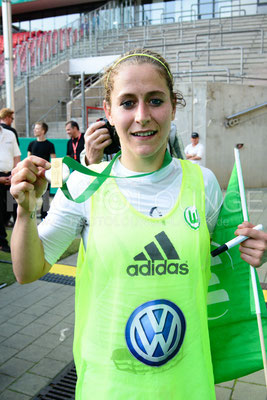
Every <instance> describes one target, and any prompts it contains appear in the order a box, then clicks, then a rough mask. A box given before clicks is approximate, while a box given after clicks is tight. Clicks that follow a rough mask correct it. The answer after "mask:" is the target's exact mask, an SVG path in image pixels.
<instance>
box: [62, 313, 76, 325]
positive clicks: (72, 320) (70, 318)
mask: <svg viewBox="0 0 267 400" xmlns="http://www.w3.org/2000/svg"><path fill="white" fill-rule="evenodd" d="M64 321H65V322H67V323H68V324H72V325H74V323H75V312H73V313H71V314H70V315H68V316H67V318H64Z"/></svg>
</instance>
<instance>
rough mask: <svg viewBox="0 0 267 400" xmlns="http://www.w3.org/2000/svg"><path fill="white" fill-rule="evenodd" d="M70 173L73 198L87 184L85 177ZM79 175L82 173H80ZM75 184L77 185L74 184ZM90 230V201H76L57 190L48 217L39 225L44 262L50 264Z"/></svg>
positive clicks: (69, 184) (86, 177)
mask: <svg viewBox="0 0 267 400" xmlns="http://www.w3.org/2000/svg"><path fill="white" fill-rule="evenodd" d="M77 174H79V173H78V172H74V173H72V174H71V176H70V178H69V180H68V188H69V190H70V192H71V194H72V196H73V197H74V198H76V197H77V196H78V195H79V194H80V193H81V192H83V190H84V189H85V188H86V187H87V186H88V184H89V181H88V178H89V177H88V176H85V175H83V178H82V177H80V176H79V177H77ZM79 175H82V174H79ZM77 183H78V184H77ZM85 229H86V230H88V229H89V200H87V201H85V202H84V203H80V204H79V203H75V202H73V201H71V200H68V199H67V198H66V197H65V196H64V194H63V193H62V191H61V190H60V189H59V190H58V191H57V193H56V195H55V197H54V199H53V201H52V203H51V206H50V209H49V211H48V215H47V217H46V218H45V219H44V220H43V221H42V222H41V223H40V224H39V225H38V233H39V237H40V239H41V241H42V243H43V247H44V254H45V259H46V261H47V262H48V263H49V264H51V265H53V264H54V263H55V262H56V261H57V260H58V259H59V257H60V256H61V255H62V253H63V252H64V251H65V250H66V249H67V248H68V247H69V245H70V244H71V243H72V241H73V240H74V239H75V238H76V237H78V236H79V235H81V234H83V231H85Z"/></svg>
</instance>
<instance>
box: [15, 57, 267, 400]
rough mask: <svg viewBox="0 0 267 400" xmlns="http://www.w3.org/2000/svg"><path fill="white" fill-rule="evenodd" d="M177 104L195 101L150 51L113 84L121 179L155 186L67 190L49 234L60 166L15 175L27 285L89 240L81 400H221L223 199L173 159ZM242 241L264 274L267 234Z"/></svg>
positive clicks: (81, 299)
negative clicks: (217, 363) (217, 377)
mask: <svg viewBox="0 0 267 400" xmlns="http://www.w3.org/2000/svg"><path fill="white" fill-rule="evenodd" d="M177 103H180V104H182V103H183V98H182V96H181V94H180V93H179V94H178V95H177V94H175V93H174V91H173V80H172V76H171V73H170V69H169V66H168V64H167V63H166V61H165V60H164V59H163V58H162V57H161V56H160V55H158V54H156V53H153V52H151V51H149V50H144V49H141V50H137V51H133V52H130V53H128V54H126V55H125V56H123V57H122V58H120V59H119V60H118V61H117V62H115V64H114V65H113V66H112V67H111V68H110V69H109V70H108V71H107V73H106V75H105V100H104V110H105V113H106V117H107V119H108V120H109V122H110V124H111V125H114V126H115V128H116V131H117V133H118V135H119V138H120V143H121V156H120V159H117V160H116V161H115V163H114V165H113V169H112V175H115V176H120V177H129V176H131V175H132V176H133V175H136V174H142V173H144V176H143V177H139V178H131V179H128V178H117V179H107V180H106V181H105V183H104V184H103V185H102V186H101V187H100V188H99V189H98V190H97V192H95V193H94V195H93V196H92V198H91V199H90V200H88V201H85V202H84V203H82V204H76V203H73V202H71V201H69V200H67V199H65V198H64V196H63V194H62V193H61V192H60V191H58V193H57V195H56V196H55V199H54V201H53V203H52V206H51V209H50V211H49V214H48V217H47V218H46V219H45V221H44V222H43V223H42V224H40V225H39V227H38V230H37V227H36V222H35V215H34V211H33V210H34V207H35V203H36V198H38V197H40V195H41V194H42V192H43V190H44V188H45V181H44V178H43V176H44V170H45V169H48V168H49V165H48V164H47V163H46V162H45V161H44V160H41V159H38V158H36V157H30V158H29V159H26V160H24V161H23V162H22V163H21V164H20V165H19V166H18V167H17V168H16V170H15V173H14V174H13V178H12V194H13V196H14V197H15V198H16V199H17V201H18V203H19V207H18V219H17V223H16V226H15V228H14V234H13V238H12V253H13V266H14V271H15V274H16V277H17V279H18V281H19V282H21V283H25V282H31V281H33V280H35V279H38V278H39V277H40V276H42V275H44V274H45V273H47V272H48V271H49V269H50V267H51V265H52V264H53V263H54V262H55V261H56V260H57V258H58V257H59V256H60V254H61V253H62V252H63V251H64V250H65V248H66V247H67V246H68V245H69V243H71V241H72V240H73V238H74V237H75V236H76V235H77V234H78V233H81V234H82V239H83V240H82V248H81V250H80V253H79V258H78V269H77V275H76V321H75V338H74V358H75V363H76V369H77V373H78V382H77V389H76V398H77V399H79V400H86V399H91V398H92V396H93V397H94V398H95V399H105V400H106V399H109V400H110V399H113V400H118V399H119V400H120V399H122V400H124V399H127V400H128V399H138V400H143V399H146V400H148V399H153V400H154V399H157V400H162V399H164V400H165V399H175V400H184V399H191V400H201V399H203V400H207V399H215V392H214V382H213V372H212V363H211V357H210V348H209V336H208V328H207V314H206V313H207V312H206V309H207V307H206V297H207V285H208V280H209V277H210V269H209V259H210V246H209V243H210V234H211V232H212V230H213V228H214V226H215V224H216V219H217V215H218V211H219V208H220V205H221V202H222V195H221V192H220V188H219V185H218V182H217V180H216V178H215V177H214V175H213V174H212V172H211V171H209V170H207V169H205V168H200V167H199V166H196V165H193V164H191V163H190V162H188V161H179V160H174V159H169V157H168V153H166V145H167V140H168V134H169V131H170V124H171V121H172V120H173V119H174V116H175V109H176V104H177ZM101 124H103V123H102V122H99V128H100V127H101ZM103 134H106V131H104V132H103ZM103 168H104V166H103V164H100V165H99V166H95V169H97V170H98V171H101V170H103ZM149 173H150V174H149ZM68 186H69V190H70V192H71V193H72V195H73V197H77V195H79V194H80V193H81V192H82V191H83V190H84V188H86V187H87V186H88V178H87V177H86V176H84V175H81V174H78V173H73V174H72V175H71V177H70V179H69V182H68ZM236 233H237V234H245V235H247V236H250V239H248V240H247V241H246V242H244V243H247V244H246V245H244V246H241V248H242V250H241V256H242V258H244V259H245V260H248V259H249V262H250V263H251V264H252V265H259V264H260V262H261V261H260V260H261V257H262V254H263V251H264V250H265V249H266V242H267V239H266V236H267V235H266V234H264V233H263V232H258V231H254V230H253V229H252V225H251V224H248V223H245V224H243V225H242V226H240V227H239V229H238V230H237V231H236Z"/></svg>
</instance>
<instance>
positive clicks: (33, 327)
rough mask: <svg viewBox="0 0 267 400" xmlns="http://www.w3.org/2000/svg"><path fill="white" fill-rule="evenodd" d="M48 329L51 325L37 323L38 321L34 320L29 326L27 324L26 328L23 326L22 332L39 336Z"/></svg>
mask: <svg viewBox="0 0 267 400" xmlns="http://www.w3.org/2000/svg"><path fill="white" fill-rule="evenodd" d="M48 329H49V326H46V325H41V324H37V323H36V322H32V323H31V324H29V325H28V326H25V328H23V329H22V330H21V331H20V333H23V334H24V335H29V336H33V337H35V338H38V337H39V336H41V335H42V334H43V333H45V332H46V331H48Z"/></svg>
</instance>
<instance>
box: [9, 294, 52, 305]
mask: <svg viewBox="0 0 267 400" xmlns="http://www.w3.org/2000/svg"><path fill="white" fill-rule="evenodd" d="M46 296H47V293H46V294H44V293H40V291H39V290H34V291H33V292H31V293H29V294H26V295H25V296H23V297H20V298H18V299H17V300H15V301H14V302H13V304H15V305H18V306H20V307H24V308H26V307H30V306H31V305H33V304H36V303H38V302H39V301H40V300H41V299H42V298H43V297H46Z"/></svg>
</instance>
